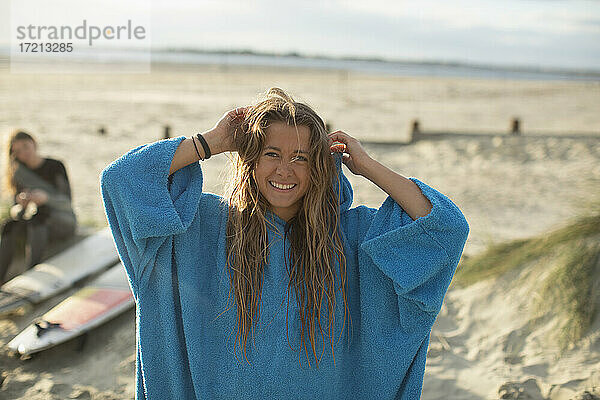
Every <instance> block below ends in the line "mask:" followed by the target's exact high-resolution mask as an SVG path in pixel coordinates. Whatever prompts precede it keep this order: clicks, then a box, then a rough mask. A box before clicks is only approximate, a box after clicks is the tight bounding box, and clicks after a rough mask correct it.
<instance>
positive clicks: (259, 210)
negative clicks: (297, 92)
mask: <svg viewBox="0 0 600 400" xmlns="http://www.w3.org/2000/svg"><path fill="white" fill-rule="evenodd" d="M273 122H284V123H286V124H288V125H290V126H295V127H296V128H297V126H298V125H300V126H306V127H308V128H309V131H310V139H309V143H310V145H309V146H310V147H309V153H310V154H309V160H310V161H309V188H308V190H307V192H306V194H305V195H304V197H303V198H302V200H301V206H300V208H299V211H298V213H297V215H296V216H295V217H293V218H292V219H291V220H290V221H288V223H287V224H286V228H285V234H286V235H288V234H289V236H288V237H289V240H290V251H289V253H288V254H287V255H285V254H284V263H285V268H286V270H287V272H288V274H289V283H288V287H287V296H286V297H287V308H286V337H287V341H288V345H289V346H290V348H291V349H292V350H293V351H298V350H299V351H298V353H299V354H298V356H299V362H301V355H302V349H304V351H305V354H306V358H307V361H308V365H309V366H310V365H311V357H310V353H312V356H313V357H314V360H315V362H316V365H317V367H318V364H319V362H320V360H321V358H322V356H323V354H324V350H325V343H326V340H325V336H327V337H328V338H329V342H330V345H331V352H332V356H333V362H334V363H335V354H334V350H333V347H334V328H335V318H336V315H335V310H336V293H338V292H341V298H342V300H343V306H344V321H343V325H342V329H341V332H340V337H341V334H342V332H343V330H344V327H345V326H346V323H347V319H348V318H349V312H348V299H347V296H346V257H345V255H344V250H343V245H342V239H341V234H340V228H339V214H340V210H339V198H340V194H339V193H336V191H335V190H334V185H333V183H334V180H336V181H337V183H338V185H337V188H341V185H340V184H339V176H338V173H337V170H336V166H335V163H334V160H333V157H332V156H331V154H330V149H329V145H328V138H327V131H326V127H325V124H324V123H323V120H322V119H321V118H320V117H319V116H318V115H317V114H316V113H315V112H314V111H313V110H312V109H311V108H310V107H309V106H308V105H306V104H303V103H299V102H295V101H294V100H293V98H292V97H291V96H289V95H288V94H287V93H285V92H284V91H283V90H282V89H279V88H271V89H269V90H268V91H267V92H266V93H265V94H264V95H263V98H262V99H261V100H259V101H258V102H257V103H256V104H254V105H253V106H250V107H249V109H248V111H247V113H246V115H245V119H244V122H243V123H242V125H241V127H240V128H239V129H238V130H236V132H235V133H234V140H235V144H236V149H237V154H235V155H234V160H233V163H234V168H233V173H234V177H233V179H232V181H231V183H232V185H231V187H230V189H229V196H228V200H229V206H230V208H229V215H228V221H227V241H226V242H227V245H226V248H227V269H228V271H229V276H230V283H231V286H230V292H229V297H228V302H227V305H228V309H229V308H231V305H230V301H229V300H230V299H231V298H232V297H233V298H234V300H235V305H236V308H237V332H236V337H235V341H234V351H235V355H236V358H237V345H239V346H240V348H241V350H242V352H243V354H244V357H245V359H246V362H248V363H249V361H248V357H247V355H246V347H247V340H248V336H249V334H251V335H252V338H253V341H254V329H255V324H256V323H257V322H258V320H259V319H260V303H261V294H262V282H263V274H264V268H265V267H266V266H267V265H268V260H269V247H268V245H269V243H268V235H267V224H269V225H271V226H273V227H275V226H274V225H273V224H272V222H271V221H269V220H268V218H267V217H266V214H265V211H266V210H268V209H269V206H270V205H269V203H268V201H267V200H266V199H265V197H264V196H263V195H262V194H261V193H260V191H259V188H258V184H257V182H256V179H255V177H254V169H255V167H256V165H257V163H258V160H259V158H260V156H261V154H262V150H263V148H264V145H265V140H266V129H267V128H268V126H269V125H270V124H271V123H273ZM336 263H337V265H338V267H339V282H336V271H335V264H336ZM273 265H277V263H275V264H273ZM336 283H337V285H336ZM290 294H293V295H294V297H295V299H296V306H297V308H298V311H299V317H300V319H301V330H300V346H299V348H298V349H294V347H293V346H292V345H291V344H290V335H289V330H288V327H287V325H288V314H289V303H290ZM324 300H325V301H326V306H327V307H326V308H327V317H326V318H327V323H328V326H327V327H326V332H325V331H324V328H323V326H322V325H321V320H322V319H324V316H322V315H321V304H322V303H323V301H324ZM316 334H318V336H317V337H315V335H316ZM305 335H307V336H308V341H309V342H310V353H309V349H308V348H307V340H306V339H305ZM319 336H320V338H321V340H322V341H323V346H322V350H321V355H320V356H317V339H318V337H319Z"/></svg>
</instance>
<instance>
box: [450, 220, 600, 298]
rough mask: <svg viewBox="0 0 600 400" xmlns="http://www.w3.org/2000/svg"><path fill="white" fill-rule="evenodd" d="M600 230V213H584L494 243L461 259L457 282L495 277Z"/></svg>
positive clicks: (462, 282)
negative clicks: (538, 231)
mask: <svg viewBox="0 0 600 400" xmlns="http://www.w3.org/2000/svg"><path fill="white" fill-rule="evenodd" d="M598 234H600V214H598V215H592V216H587V217H580V218H578V219H577V220H576V221H575V222H573V223H571V224H569V225H567V226H565V227H563V228H560V229H557V230H555V231H553V232H550V233H547V234H543V235H540V236H537V237H534V238H530V239H518V240H513V241H510V242H507V243H501V244H497V245H492V246H490V247H489V248H488V249H487V250H486V251H484V252H483V253H481V254H478V255H476V256H474V257H469V258H466V259H463V260H461V262H460V265H459V267H458V269H457V271H456V275H455V279H456V284H457V285H459V286H468V285H471V284H473V283H475V282H478V281H480V280H483V279H489V278H495V277H498V276H500V275H503V274H504V273H506V272H508V271H510V270H512V269H514V268H517V267H519V266H522V265H524V264H526V263H528V262H530V261H534V260H536V259H538V258H540V257H543V256H547V255H549V254H551V253H552V252H553V251H554V249H555V247H556V246H559V245H561V244H563V243H567V242H571V241H577V240H579V239H582V238H586V237H590V236H594V235H598Z"/></svg>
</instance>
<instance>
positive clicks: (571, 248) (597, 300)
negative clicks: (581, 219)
mask: <svg viewBox="0 0 600 400" xmlns="http://www.w3.org/2000/svg"><path fill="white" fill-rule="evenodd" d="M562 251H563V253H562V254H560V255H559V256H558V259H557V262H556V264H555V266H554V268H553V269H552V271H551V273H550V275H549V276H548V278H546V279H545V280H544V281H543V282H542V284H541V290H540V295H541V297H540V299H539V300H538V301H537V302H536V308H537V312H538V313H540V312H544V311H547V310H549V309H551V310H554V312H556V313H558V314H559V315H561V316H562V318H561V327H560V332H558V335H557V338H558V344H559V346H560V348H561V350H565V349H567V348H568V347H569V346H571V345H572V344H575V343H576V342H577V341H578V340H579V339H581V338H582V337H583V336H584V335H585V333H586V332H587V330H588V329H589V328H590V326H591V325H592V323H593V322H594V317H595V316H596V314H597V313H598V310H599V305H600V287H599V286H600V236H595V237H590V238H585V239H579V240H575V241H573V242H571V243H569V244H568V245H567V246H562Z"/></svg>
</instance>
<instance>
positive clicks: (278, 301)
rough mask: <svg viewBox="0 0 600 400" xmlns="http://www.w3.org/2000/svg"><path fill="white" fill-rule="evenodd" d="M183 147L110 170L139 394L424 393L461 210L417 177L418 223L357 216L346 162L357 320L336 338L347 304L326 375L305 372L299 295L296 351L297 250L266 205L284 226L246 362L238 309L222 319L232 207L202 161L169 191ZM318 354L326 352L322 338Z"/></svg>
mask: <svg viewBox="0 0 600 400" xmlns="http://www.w3.org/2000/svg"><path fill="white" fill-rule="evenodd" d="M184 139H185V136H180V137H177V138H172V139H165V140H160V141H157V142H154V143H150V144H146V145H142V146H139V147H136V148H134V149H132V150H130V151H129V152H127V153H126V154H124V155H123V156H121V157H120V158H118V159H117V160H115V161H113V162H112V163H111V164H109V165H108V166H107V167H106V168H105V169H104V170H103V171H102V173H101V179H100V180H101V190H102V198H103V203H104V208H105V211H106V216H107V219H108V222H109V225H110V228H111V230H112V234H113V237H114V241H115V244H116V246H117V249H118V252H119V256H120V258H121V261H122V262H123V265H124V266H125V269H126V270H127V275H128V277H129V283H130V286H131V289H132V292H133V295H134V298H135V302H136V334H137V337H136V343H137V346H136V347H137V356H136V399H138V400H141V399H152V400H166V399H234V398H235V399H262V398H274V399H350V398H352V399H418V398H419V397H420V395H421V387H422V384H423V374H424V370H425V359H426V354H427V348H428V345H429V335H430V332H431V328H432V325H433V323H434V321H435V319H436V316H437V314H438V312H439V311H440V308H441V305H442V301H443V299H444V296H445V294H446V291H447V289H448V286H449V285H450V281H451V279H452V276H453V274H454V271H455V269H456V266H457V265H458V262H459V259H460V257H461V254H462V251H463V247H464V244H465V242H466V240H467V236H468V233H469V225H468V223H467V221H466V219H465V217H464V216H463V214H462V213H461V211H460V210H459V209H458V207H457V206H456V205H455V204H454V203H453V202H452V201H451V200H450V199H449V198H448V197H446V196H445V195H443V194H442V193H440V192H438V191H436V190H435V189H433V188H431V187H430V186H428V185H426V184H425V183H423V182H421V181H420V180H418V179H416V178H410V179H411V180H412V181H413V182H415V183H416V184H417V185H418V186H419V188H420V189H421V191H422V193H423V194H424V195H425V196H426V197H427V198H428V199H429V201H430V202H431V204H432V209H431V212H430V213H429V214H428V215H426V216H424V217H420V218H418V219H417V220H414V221H413V220H412V218H411V217H410V216H409V215H408V214H407V213H406V212H405V211H404V210H403V209H402V207H400V205H398V204H397V203H396V202H395V201H394V200H393V199H392V198H391V197H390V196H388V197H387V198H386V200H385V201H384V202H383V204H382V205H381V207H379V209H375V208H369V207H366V206H358V207H355V208H350V205H351V204H352V193H353V192H352V187H351V186H350V183H349V182H348V180H347V179H346V177H345V176H344V174H343V172H342V168H341V158H340V157H339V156H338V155H336V165H337V168H338V173H339V175H340V182H341V185H342V187H341V193H342V195H341V198H340V213H341V215H340V217H341V218H340V221H341V222H340V224H341V228H342V240H343V241H344V251H345V255H346V263H347V289H346V293H347V296H348V307H349V309H350V315H351V324H348V321H346V326H345V327H344V332H343V334H342V335H341V336H340V335H339V332H340V331H341V328H342V325H343V320H344V318H343V315H344V314H343V301H342V299H341V296H340V298H339V299H337V303H336V304H337V307H338V310H337V311H338V312H339V313H338V314H337V315H336V320H335V321H336V322H335V325H336V326H335V329H336V330H335V335H336V336H335V340H334V351H335V364H334V362H333V357H332V354H331V348H330V345H329V339H328V338H325V340H326V346H325V351H324V352H323V355H322V358H321V361H320V364H319V366H318V368H316V367H315V365H314V359H313V362H312V363H311V367H309V366H308V362H307V358H306V355H305V353H304V350H302V352H299V349H298V348H299V343H300V341H299V332H300V331H299V327H300V322H299V319H298V313H297V310H296V309H295V305H296V303H295V300H293V299H290V302H289V310H288V311H287V313H288V322H287V324H288V329H289V343H288V338H287V337H286V302H287V300H285V296H286V291H287V285H288V281H289V278H288V276H287V273H286V269H285V267H284V265H283V254H284V253H283V251H284V246H286V249H288V245H289V243H288V239H287V238H285V240H283V239H284V236H283V235H282V234H281V232H283V228H284V226H285V221H283V220H282V219H281V218H279V217H278V216H277V215H276V214H274V213H271V212H270V211H269V212H267V217H268V218H270V219H271V220H272V221H273V222H274V224H275V226H276V227H277V229H275V228H272V227H270V228H268V229H269V232H268V235H269V244H270V250H269V251H270V256H269V264H268V265H267V266H266V267H265V270H264V282H263V287H262V304H261V307H262V308H261V316H260V320H259V321H258V325H257V326H256V329H255V334H254V341H252V338H251V337H249V338H248V348H247V357H248V360H249V361H250V363H251V364H250V365H248V363H246V362H245V360H244V358H243V356H240V353H239V349H238V350H237V351H238V353H237V354H238V359H236V357H235V356H234V347H233V342H234V338H235V330H234V329H236V325H235V324H236V311H235V304H234V305H233V307H231V309H230V310H229V311H227V312H225V313H222V312H223V311H224V310H225V309H226V308H227V307H228V304H227V298H228V293H229V286H230V281H229V275H228V272H227V270H226V269H225V227H226V222H227V203H226V200H224V199H223V198H222V197H220V196H217V195H215V194H212V193H206V192H202V181H203V178H202V170H201V167H200V163H198V162H196V163H192V164H190V165H188V166H186V167H184V168H182V169H180V170H178V171H176V172H175V173H174V174H173V175H172V176H171V177H172V182H170V183H169V168H170V165H171V161H172V159H173V156H174V154H175V151H176V149H177V147H178V146H179V144H180V143H181V142H182V141H183V140H184ZM267 226H268V224H267ZM286 253H287V252H286ZM338 275H339V272H338ZM338 278H339V276H338ZM336 284H339V281H336ZM291 296H293V295H291ZM231 301H232V299H230V304H229V306H231ZM221 313H222V315H220V316H219V317H217V316H218V315H219V314H221ZM323 315H327V314H326V313H325V314H323ZM324 330H325V331H326V326H325V327H324ZM315 337H317V332H315ZM340 337H341V339H340ZM338 339H339V340H338ZM320 343H322V342H320ZM290 344H291V345H292V346H293V347H294V349H295V350H292V349H291V348H290ZM316 348H317V351H318V353H317V354H318V355H319V356H320V355H321V354H320V353H319V350H320V349H322V344H319V345H317V346H316Z"/></svg>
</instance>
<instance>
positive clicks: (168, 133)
mask: <svg viewBox="0 0 600 400" xmlns="http://www.w3.org/2000/svg"><path fill="white" fill-rule="evenodd" d="M163 138H164V139H170V138H171V127H170V126H169V125H165V134H164V136H163Z"/></svg>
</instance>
